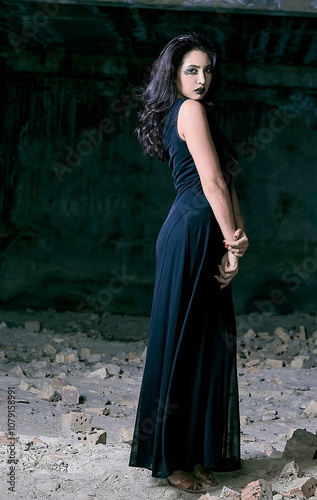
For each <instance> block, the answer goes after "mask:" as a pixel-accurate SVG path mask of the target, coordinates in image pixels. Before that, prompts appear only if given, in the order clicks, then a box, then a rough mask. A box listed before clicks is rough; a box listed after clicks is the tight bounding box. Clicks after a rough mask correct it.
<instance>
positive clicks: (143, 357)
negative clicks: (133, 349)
mask: <svg viewBox="0 0 317 500" xmlns="http://www.w3.org/2000/svg"><path fill="white" fill-rule="evenodd" d="M146 355H147V347H146V348H145V349H144V351H143V352H142V354H141V357H140V359H141V362H142V363H145V361H146Z"/></svg>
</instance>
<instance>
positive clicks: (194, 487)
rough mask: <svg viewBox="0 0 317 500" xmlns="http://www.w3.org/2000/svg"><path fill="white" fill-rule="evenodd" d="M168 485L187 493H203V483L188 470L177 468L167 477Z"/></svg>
mask: <svg viewBox="0 0 317 500" xmlns="http://www.w3.org/2000/svg"><path fill="white" fill-rule="evenodd" d="M167 481H168V483H169V485H170V486H173V488H176V489H177V490H181V491H186V492H187V493H205V490H204V488H203V485H202V484H201V483H200V482H197V479H196V478H195V476H194V475H193V474H192V473H190V472H184V471H182V470H177V471H175V472H173V474H171V475H170V476H168V477H167Z"/></svg>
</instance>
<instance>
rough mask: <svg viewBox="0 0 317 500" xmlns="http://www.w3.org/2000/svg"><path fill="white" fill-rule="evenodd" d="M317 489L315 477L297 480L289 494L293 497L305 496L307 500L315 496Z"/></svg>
mask: <svg viewBox="0 0 317 500" xmlns="http://www.w3.org/2000/svg"><path fill="white" fill-rule="evenodd" d="M316 487H317V480H316V479H315V478H314V477H310V478H307V477H303V478H301V479H295V481H293V483H292V485H291V487H290V488H289V490H288V493H290V494H291V495H297V496H300V497H301V496H304V497H305V498H310V497H312V496H313V495H315V491H316Z"/></svg>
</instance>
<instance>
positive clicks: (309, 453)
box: [282, 429, 317, 461]
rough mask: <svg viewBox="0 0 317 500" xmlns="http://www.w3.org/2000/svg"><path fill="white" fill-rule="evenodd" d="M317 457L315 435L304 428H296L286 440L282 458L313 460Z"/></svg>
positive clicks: (316, 437)
mask: <svg viewBox="0 0 317 500" xmlns="http://www.w3.org/2000/svg"><path fill="white" fill-rule="evenodd" d="M316 457H317V436H316V435H315V434H313V433H312V432H308V431H306V430H305V429H296V430H295V431H294V432H293V435H292V437H291V438H290V439H289V440H288V441H287V442H286V445H285V448H284V451H283V457H282V458H283V459H286V460H298V461H303V460H313V459H314V458H316Z"/></svg>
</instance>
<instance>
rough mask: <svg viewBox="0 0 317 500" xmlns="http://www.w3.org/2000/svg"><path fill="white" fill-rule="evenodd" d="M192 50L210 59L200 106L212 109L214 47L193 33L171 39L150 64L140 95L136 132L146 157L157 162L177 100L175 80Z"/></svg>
mask: <svg viewBox="0 0 317 500" xmlns="http://www.w3.org/2000/svg"><path fill="white" fill-rule="evenodd" d="M192 50H201V51H203V52H206V53H207V54H208V55H209V57H210V59H211V65H212V80H211V83H210V87H209V89H208V91H207V93H206V95H205V96H204V98H203V99H202V100H201V101H200V102H201V103H202V104H203V105H204V106H205V107H206V108H210V107H211V106H212V105H213V98H214V96H215V94H216V92H217V90H218V87H219V83H220V74H219V68H218V65H217V55H216V50H215V47H214V45H213V44H212V43H211V42H210V41H209V40H207V39H206V38H205V37H204V36H202V35H198V34H196V33H189V34H185V35H179V36H177V37H175V38H173V39H172V40H171V41H170V42H169V43H168V44H167V45H166V46H165V48H164V49H163V50H162V52H161V53H160V55H159V57H158V58H157V59H156V61H155V62H154V63H153V65H152V69H151V73H150V76H149V79H148V82H147V84H146V86H145V88H144V89H143V90H142V92H141V95H140V101H141V105H140V111H139V113H138V120H137V125H136V129H135V131H136V134H137V138H138V140H139V142H140V144H141V147H142V149H143V152H144V154H146V155H149V156H154V157H155V158H158V159H160V160H161V159H162V157H163V146H162V142H163V125H164V119H165V116H166V114H167V113H168V111H169V110H170V109H171V107H172V105H173V103H174V101H175V100H176V99H177V90H176V86H175V83H174V80H175V78H176V76H177V69H178V68H179V66H180V65H181V64H182V62H183V59H184V56H185V55H186V54H187V53H188V52H191V51H192Z"/></svg>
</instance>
